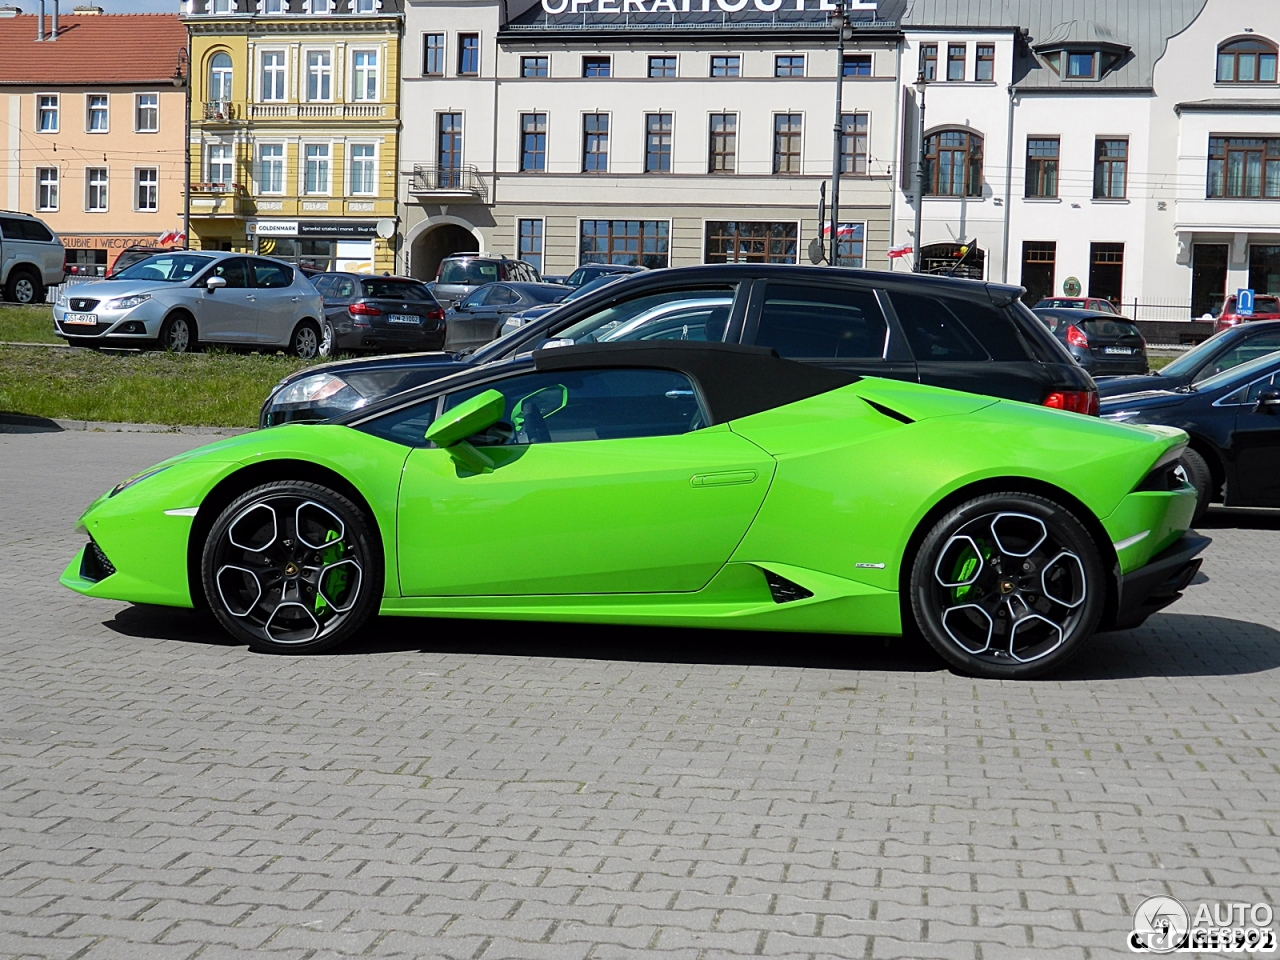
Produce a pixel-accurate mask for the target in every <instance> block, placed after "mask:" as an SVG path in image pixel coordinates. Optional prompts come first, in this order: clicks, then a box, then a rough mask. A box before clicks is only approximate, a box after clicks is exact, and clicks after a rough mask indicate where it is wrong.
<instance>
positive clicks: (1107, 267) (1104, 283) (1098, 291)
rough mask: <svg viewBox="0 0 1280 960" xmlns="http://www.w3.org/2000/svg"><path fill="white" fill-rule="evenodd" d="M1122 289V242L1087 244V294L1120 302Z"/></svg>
mask: <svg viewBox="0 0 1280 960" xmlns="http://www.w3.org/2000/svg"><path fill="white" fill-rule="evenodd" d="M1123 289H1124V244H1123V243H1091V244H1089V296H1091V297H1098V298H1100V299H1102V300H1110V301H1111V302H1112V303H1116V304H1118V303H1119V302H1120V295H1121V293H1122V292H1123Z"/></svg>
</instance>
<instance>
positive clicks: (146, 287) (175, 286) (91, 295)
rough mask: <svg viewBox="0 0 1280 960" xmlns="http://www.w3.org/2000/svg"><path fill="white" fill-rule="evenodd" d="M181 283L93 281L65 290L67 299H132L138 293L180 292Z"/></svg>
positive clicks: (182, 286) (182, 285) (183, 285)
mask: <svg viewBox="0 0 1280 960" xmlns="http://www.w3.org/2000/svg"><path fill="white" fill-rule="evenodd" d="M185 286H186V284H183V283H165V282H163V281H160V282H157V281H155V280H95V281H92V282H91V283H77V284H75V285H74V286H70V287H67V288H66V293H67V296H68V297H76V298H77V299H79V298H81V297H83V298H87V299H93V300H115V299H117V298H119V297H132V296H136V295H137V294H140V293H151V294H156V293H161V292H163V291H166V290H181V289H183V288H184V287H185Z"/></svg>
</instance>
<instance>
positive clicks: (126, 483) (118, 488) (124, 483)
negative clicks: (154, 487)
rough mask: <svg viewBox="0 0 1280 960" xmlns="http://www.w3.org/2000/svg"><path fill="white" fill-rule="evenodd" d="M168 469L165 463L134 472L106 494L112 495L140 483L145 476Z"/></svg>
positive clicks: (152, 475)
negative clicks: (144, 470) (137, 472)
mask: <svg viewBox="0 0 1280 960" xmlns="http://www.w3.org/2000/svg"><path fill="white" fill-rule="evenodd" d="M168 469H169V465H166V466H163V467H155V468H153V469H151V470H148V471H146V472H145V473H139V474H136V475H135V476H132V477H130V478H129V479H128V480H122V481H121V482H120V483H117V484H116V485H115V486H114V487H112V488H111V492H110V493H109V494H107V496H109V497H114V496H115V495H116V494H117V493H119V492H120V491H121V490H128V489H129V488H130V487H132V486H133V485H134V484H135V483H141V482H142V481H143V480H145V479H147V477H154V476H155V475H156V474H157V473H159V472H160V471H161V470H168Z"/></svg>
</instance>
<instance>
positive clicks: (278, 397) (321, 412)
mask: <svg viewBox="0 0 1280 960" xmlns="http://www.w3.org/2000/svg"><path fill="white" fill-rule="evenodd" d="M368 402H369V401H368V400H367V399H366V398H365V397H363V396H361V395H360V394H359V393H358V392H357V391H356V390H355V389H354V388H352V386H351V384H349V383H347V381H345V380H343V379H342V377H339V376H337V375H336V374H332V373H315V374H312V375H311V376H309V377H302V378H301V379H300V380H295V381H294V382H293V383H291V384H289V385H288V386H287V387H283V388H282V389H280V390H277V391H276V393H275V395H274V396H273V397H272V398H271V403H270V404H269V405H268V410H269V413H268V423H269V424H270V425H271V426H275V425H276V424H279V423H286V422H288V421H290V420H302V419H311V420H315V419H328V418H329V417H336V416H338V414H341V413H346V412H348V411H350V410H356V409H358V408H359V407H363V406H364V405H365V404H366V403H368ZM312 410H314V411H316V413H317V416H312V417H307V416H295V415H291V414H293V413H306V412H307V411H312Z"/></svg>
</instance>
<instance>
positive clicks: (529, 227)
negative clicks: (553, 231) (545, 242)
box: [516, 220, 542, 273]
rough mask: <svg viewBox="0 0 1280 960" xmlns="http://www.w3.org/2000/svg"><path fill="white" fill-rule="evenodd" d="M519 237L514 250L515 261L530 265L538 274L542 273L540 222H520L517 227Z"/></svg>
mask: <svg viewBox="0 0 1280 960" xmlns="http://www.w3.org/2000/svg"><path fill="white" fill-rule="evenodd" d="M516 232H517V235H518V237H519V240H518V241H517V242H518V244H519V245H518V247H517V248H516V259H517V260H523V261H524V262H525V263H528V264H531V265H532V266H533V268H534V269H535V270H537V271H538V272H539V273H541V272H542V221H541V220H521V221H520V222H519V223H518V225H517V231H516Z"/></svg>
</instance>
